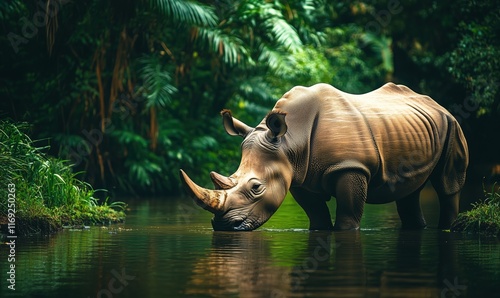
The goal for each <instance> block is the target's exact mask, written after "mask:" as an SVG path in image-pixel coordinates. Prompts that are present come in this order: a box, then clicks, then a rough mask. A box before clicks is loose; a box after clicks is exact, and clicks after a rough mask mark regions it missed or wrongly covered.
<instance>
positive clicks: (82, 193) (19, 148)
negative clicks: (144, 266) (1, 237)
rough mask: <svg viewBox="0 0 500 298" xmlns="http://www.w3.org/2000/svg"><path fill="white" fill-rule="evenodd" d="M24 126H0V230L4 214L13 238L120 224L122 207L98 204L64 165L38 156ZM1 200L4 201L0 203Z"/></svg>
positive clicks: (89, 189)
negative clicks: (12, 223) (11, 193)
mask: <svg viewBox="0 0 500 298" xmlns="http://www.w3.org/2000/svg"><path fill="white" fill-rule="evenodd" d="M28 130H29V125H28V124H26V123H20V124H13V123H10V122H8V121H1V120H0V181H1V183H2V185H1V186H0V195H1V198H2V200H1V202H0V224H5V223H7V217H8V215H7V214H8V209H9V208H10V209H15V211H14V212H15V217H16V226H17V232H18V233H33V232H51V231H53V230H56V229H58V228H60V227H62V225H73V224H102V223H110V222H117V221H122V220H123V219H124V217H125V214H124V212H123V210H124V208H125V204H124V203H123V202H113V203H111V204H108V199H106V201H105V202H104V203H103V204H99V200H98V199H97V198H96V197H95V194H96V192H98V191H100V190H94V189H93V188H92V186H91V185H90V184H88V183H86V182H83V181H81V180H79V179H78V178H77V176H78V174H80V173H73V171H72V169H71V166H70V165H69V164H68V163H67V162H65V161H64V160H60V159H57V158H54V157H50V156H48V155H47V154H45V153H44V151H45V150H48V149H49V147H48V146H46V147H36V146H35V145H34V144H33V143H34V142H33V141H32V140H31V139H30V138H29V136H28V135H27V134H26V132H27V131H28ZM7 185H12V186H14V189H15V208H12V206H10V207H9V206H8V204H7V200H6V198H7V196H8V194H7V191H8V187H7ZM4 198H5V199H4Z"/></svg>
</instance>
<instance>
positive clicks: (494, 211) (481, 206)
mask: <svg viewBox="0 0 500 298" xmlns="http://www.w3.org/2000/svg"><path fill="white" fill-rule="evenodd" d="M472 205H473V208H472V210H470V211H466V212H463V213H460V214H459V215H458V217H457V219H456V220H455V222H454V223H453V225H452V227H451V230H452V231H461V232H469V233H479V234H487V235H492V236H497V237H500V193H499V192H498V190H497V188H496V184H494V185H493V187H492V190H491V192H487V191H485V199H484V200H481V201H479V202H477V203H474V204H472Z"/></svg>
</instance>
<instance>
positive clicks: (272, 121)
mask: <svg viewBox="0 0 500 298" xmlns="http://www.w3.org/2000/svg"><path fill="white" fill-rule="evenodd" d="M285 116H286V114H284V113H276V112H271V113H269V114H268V115H267V117H266V125H267V128H269V132H268V134H269V137H270V138H271V139H276V138H279V137H281V136H283V135H284V134H285V133H286V131H287V129H288V127H287V125H286V122H285Z"/></svg>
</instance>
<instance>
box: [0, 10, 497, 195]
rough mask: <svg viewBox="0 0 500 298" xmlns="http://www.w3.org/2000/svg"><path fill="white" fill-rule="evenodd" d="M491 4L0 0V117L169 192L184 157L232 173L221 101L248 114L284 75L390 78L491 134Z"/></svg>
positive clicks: (138, 187)
mask: <svg viewBox="0 0 500 298" xmlns="http://www.w3.org/2000/svg"><path fill="white" fill-rule="evenodd" d="M498 11H500V10H499V9H498V4H497V3H495V2H494V1H479V2H478V5H472V4H470V3H469V2H468V1H465V0H464V1H458V2H450V1H441V2H439V3H437V2H435V1H430V0H424V1H416V0H411V1H404V3H403V2H401V3H400V2H398V1H378V0H375V1H354V2H352V1H336V2H335V3H331V2H330V1H324V0H289V1H284V0H274V1H270V0H266V1H262V0H236V1H231V0H219V1H211V0H207V1H191V0H139V1H134V0H125V1H96V0H91V1H80V2H78V1H67V0H43V1H20V0H9V1H3V2H2V3H0V22H1V23H2V27H3V28H4V30H5V34H3V35H1V36H0V42H1V43H2V47H1V48H0V54H1V55H2V57H3V59H4V61H8V63H3V64H2V65H1V66H0V81H1V84H0V96H1V97H2V105H3V106H2V113H3V114H2V115H1V116H2V117H4V116H5V117H9V118H11V119H14V120H16V121H29V122H30V123H32V124H33V131H32V135H33V136H35V137H36V138H37V139H44V140H47V141H46V142H47V143H48V144H50V145H51V146H50V151H49V153H50V154H52V155H55V156H60V157H62V158H64V159H67V160H69V161H70V162H71V163H72V164H73V168H74V169H75V171H77V172H79V173H80V174H78V177H79V178H81V179H83V180H85V181H88V182H89V183H91V184H92V185H96V186H97V187H105V188H108V189H110V190H111V191H112V192H113V191H119V192H129V191H133V192H136V193H148V194H153V193H162V194H165V193H168V194H171V193H175V192H177V191H178V185H179V183H178V169H179V168H184V169H186V170H187V171H189V172H190V175H192V176H194V178H195V179H196V180H197V181H204V182H205V183H208V182H209V179H208V175H207V173H208V171H209V170H217V171H220V172H221V173H223V174H228V173H231V172H233V171H234V170H235V169H236V167H237V164H238V162H239V147H238V145H239V140H234V139H231V138H230V137H228V136H226V134H225V133H224V131H223V129H222V127H221V125H220V119H219V117H218V113H219V111H220V110H221V109H223V108H230V109H232V110H233V112H234V114H235V115H236V116H237V117H239V118H241V119H242V120H243V121H245V122H247V123H248V124H250V125H255V124H257V122H258V121H260V119H262V117H263V116H264V115H265V113H266V112H267V111H268V110H269V108H270V107H272V105H273V104H274V101H275V100H276V99H277V98H279V97H280V96H281V95H282V94H283V93H284V92H286V91H287V90H288V89H289V88H290V87H292V86H294V85H312V84H314V83H317V82H326V83H331V84H332V85H334V86H337V87H338V88H340V89H342V90H345V91H349V92H355V93H361V92H367V91H369V90H372V89H374V88H377V87H379V86H380V85H382V84H383V83H385V82H386V81H389V80H393V81H396V82H398V83H403V84H407V85H409V86H410V87H411V88H413V89H415V90H417V91H420V92H422V93H427V94H431V95H432V96H433V98H435V99H436V100H438V101H440V102H441V103H442V104H443V105H445V106H447V107H449V108H450V110H451V111H452V112H453V113H455V114H458V115H460V117H461V118H463V120H464V121H465V122H464V123H463V124H464V127H466V129H468V130H469V131H471V130H473V129H475V127H478V126H484V125H487V127H489V128H491V131H494V129H496V128H498V126H499V124H498V123H497V122H496V121H494V120H492V119H494V118H495V116H496V115H498V113H499V106H500V100H499V92H498V90H499V89H500V84H498V82H496V81H495V80H494V78H496V77H498V75H497V74H498V72H499V69H500V63H499V61H500V60H499V58H498V57H500V56H499V55H498V51H499V48H500V46H499V45H498V40H500V39H498V38H497V37H498V32H500V31H499V30H497V29H498V28H499V26H500V21H499V20H500V18H499V17H498ZM479 16H484V17H479ZM423 24H425V25H423ZM466 132H467V131H466ZM484 135H485V136H487V135H488V131H484ZM481 142H482V139H481V137H480V136H478V137H477V139H474V140H473V143H474V144H478V145H477V147H478V148H480V146H481V145H480V144H481ZM474 144H472V146H471V147H474V146H476V145H474ZM491 155H493V156H496V155H495V154H494V152H493V151H492V153H491ZM491 155H490V156H491ZM485 156H488V154H485ZM80 171H82V172H80Z"/></svg>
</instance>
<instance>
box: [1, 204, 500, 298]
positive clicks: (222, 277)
mask: <svg viewBox="0 0 500 298" xmlns="http://www.w3.org/2000/svg"><path fill="white" fill-rule="evenodd" d="M182 204H184V205H182ZM179 206H185V201H184V200H179V201H172V200H170V201H168V200H161V201H160V200H157V201H154V200H150V201H144V200H143V201H138V202H135V203H131V211H130V213H129V216H128V217H127V222H126V223H125V224H124V225H123V226H112V227H109V228H97V227H95V228H94V227H93V228H91V229H90V230H86V231H63V232H61V233H58V234H56V235H52V236H50V237H40V238H22V239H19V240H20V241H21V242H20V243H19V245H18V246H16V250H17V251H16V278H17V285H16V287H17V289H16V292H15V293H12V291H10V290H8V289H7V288H6V287H4V285H5V284H6V283H1V282H0V284H1V285H2V287H1V288H0V297H12V294H14V295H16V296H15V297H51V298H54V297H68V296H71V297H107V296H106V295H105V294H106V293H108V292H107V291H111V290H110V288H109V283H110V282H111V281H113V279H115V280H116V276H117V275H120V276H121V275H125V274H126V276H128V277H129V279H127V280H126V286H125V283H122V284H119V283H115V284H113V289H115V288H117V287H120V285H123V288H122V291H121V292H120V293H112V294H113V297H115V298H116V297H119V298H126V297H276V298H280V297H337V296H339V297H362V296H367V297H405V296H406V297H439V296H441V294H444V295H445V297H453V296H455V297H464V296H466V295H468V296H472V297H488V296H495V295H496V296H498V293H499V292H500V284H499V283H498V281H499V280H500V242H499V240H498V239H496V238H480V237H476V236H468V235H462V234H458V233H446V232H442V231H439V230H436V229H432V228H429V229H426V230H423V231H403V230H400V229H399V220H398V218H397V213H396V210H395V208H394V206H390V205H385V206H374V207H373V208H372V207H368V206H367V209H368V210H367V213H366V214H365V215H366V216H364V219H363V220H364V222H363V224H362V227H363V228H362V229H361V231H357V232H310V231H308V230H306V229H305V227H307V218H306V217H303V220H302V219H301V217H300V216H303V211H302V210H301V209H293V208H292V207H293V206H292V205H290V204H289V203H286V202H285V203H284V205H282V207H281V208H280V209H282V210H281V211H279V212H282V213H281V214H279V213H277V214H275V217H274V219H273V220H274V222H268V223H266V226H264V227H263V228H261V229H259V230H257V231H253V232H245V233H231V232H213V231H212V229H211V228H210V226H209V220H210V218H209V216H210V214H209V213H207V212H205V211H204V210H201V208H196V209H195V208H192V209H188V210H189V211H190V212H189V213H185V210H186V208H184V207H182V208H180V207H179ZM296 207H297V208H300V207H298V206H296ZM294 208H295V207H294ZM423 209H424V210H431V211H432V210H434V209H433V207H432V205H430V206H428V207H426V205H423ZM182 212H184V213H182ZM424 212H425V211H424ZM427 214H430V215H431V217H428V218H429V220H428V222H432V220H433V219H432V213H427ZM283 227H286V228H283ZM289 227H296V228H295V229H290V228H289ZM302 227H304V228H302ZM6 252H7V246H6V245H0V255H2V256H5V255H6ZM7 266H8V262H7V259H6V258H3V257H2V258H0V273H1V272H7ZM2 276H5V275H2ZM132 277H133V279H132ZM459 294H460V295H459ZM492 294H494V295H492ZM108 296H109V297H111V296H110V295H108Z"/></svg>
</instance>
